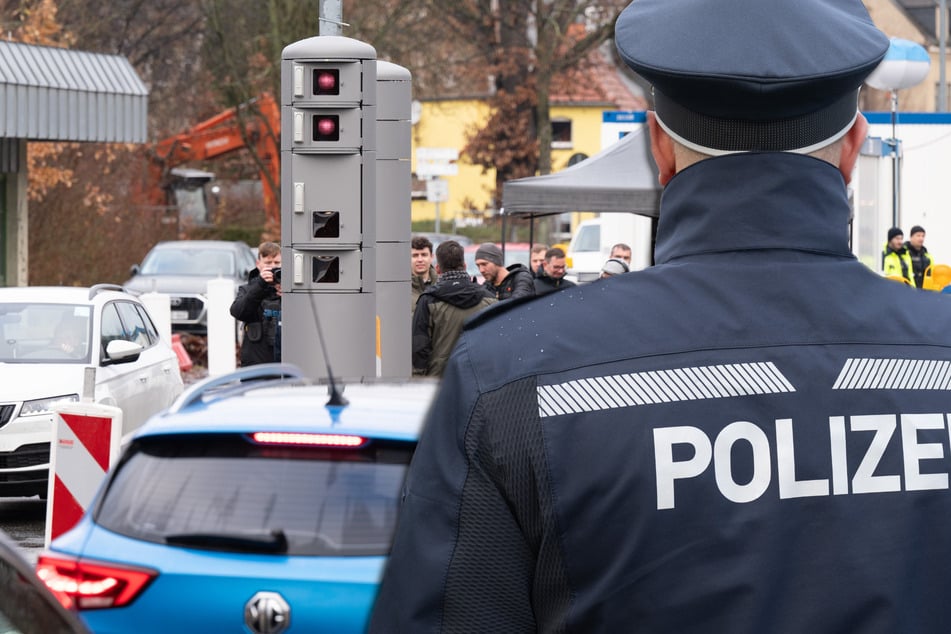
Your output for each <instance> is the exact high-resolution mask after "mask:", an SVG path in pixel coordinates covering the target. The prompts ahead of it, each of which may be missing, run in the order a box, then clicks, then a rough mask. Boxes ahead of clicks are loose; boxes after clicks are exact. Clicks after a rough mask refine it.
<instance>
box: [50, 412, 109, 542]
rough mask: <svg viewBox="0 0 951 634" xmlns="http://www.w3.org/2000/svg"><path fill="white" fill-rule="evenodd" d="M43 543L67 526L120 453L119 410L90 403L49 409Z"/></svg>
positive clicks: (80, 512)
mask: <svg viewBox="0 0 951 634" xmlns="http://www.w3.org/2000/svg"><path fill="white" fill-rule="evenodd" d="M54 411H55V415H54V417H53V431H52V442H51V444H50V475H49V488H48V489H47V495H48V498H47V501H46V546H49V544H50V541H52V540H53V539H55V538H56V537H58V536H59V535H61V534H63V533H64V532H66V531H67V530H69V529H70V528H72V527H73V526H74V525H75V524H76V522H78V521H79V519H80V518H81V517H82V515H83V513H84V512H85V511H86V508H88V506H89V504H90V503H91V502H92V500H93V497H95V495H96V490H97V489H98V488H99V485H100V483H101V482H102V479H103V477H104V476H105V475H106V471H108V470H109V467H110V466H112V465H113V464H114V463H115V460H116V458H118V456H119V449H120V445H121V442H122V410H121V409H119V408H118V407H112V406H109V405H100V404H98V403H90V402H79V403H76V402H71V403H63V404H60V405H57V406H55V407H54Z"/></svg>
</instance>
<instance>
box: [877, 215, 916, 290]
mask: <svg viewBox="0 0 951 634" xmlns="http://www.w3.org/2000/svg"><path fill="white" fill-rule="evenodd" d="M882 271H883V273H884V274H885V276H886V277H901V278H902V279H904V280H906V281H907V282H908V284H910V285H911V286H914V285H915V276H914V271H913V269H912V265H911V256H909V255H908V249H906V248H905V234H904V232H902V230H901V229H899V228H898V227H892V228H891V229H889V230H888V242H886V243H885V248H884V249H883V250H882Z"/></svg>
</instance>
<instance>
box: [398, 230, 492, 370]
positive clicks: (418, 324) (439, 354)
mask: <svg viewBox="0 0 951 634" xmlns="http://www.w3.org/2000/svg"><path fill="white" fill-rule="evenodd" d="M436 268H437V270H438V271H439V280H438V281H437V282H436V283H435V284H433V285H432V286H430V287H429V288H427V289H426V290H425V291H423V292H422V294H421V295H420V296H419V300H418V301H417V302H416V311H415V312H414V313H413V374H418V375H426V376H442V373H443V369H444V368H445V367H446V362H447V361H448V360H449V353H451V352H452V349H453V347H454V346H455V345H456V340H457V339H458V338H459V333H461V332H462V326H463V324H464V323H465V321H466V319H468V318H469V317H471V316H472V315H474V314H475V313H477V312H479V311H480V310H482V309H483V308H485V307H487V306H489V305H490V304H494V303H495V302H496V299H495V298H494V297H491V296H490V295H488V294H487V293H486V292H485V289H483V287H482V285H480V284H477V283H476V282H474V281H473V280H472V278H471V277H469V274H468V273H467V272H466V260H465V252H464V251H463V248H462V246H461V245H460V244H459V243H458V242H456V241H455V240H447V241H446V242H441V243H439V246H438V247H436Z"/></svg>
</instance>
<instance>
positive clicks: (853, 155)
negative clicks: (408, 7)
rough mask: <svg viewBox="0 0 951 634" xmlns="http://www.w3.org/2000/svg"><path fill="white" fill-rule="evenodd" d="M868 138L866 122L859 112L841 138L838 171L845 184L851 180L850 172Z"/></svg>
mask: <svg viewBox="0 0 951 634" xmlns="http://www.w3.org/2000/svg"><path fill="white" fill-rule="evenodd" d="M866 136H868V120H867V119H866V118H865V115H863V114H862V113H861V112H860V113H858V115H857V116H856V117H855V123H853V124H852V127H851V128H849V131H848V132H846V133H845V136H844V137H842V154H841V157H840V158H839V171H840V172H842V177H843V178H845V184H846V185H848V184H849V181H851V180H852V170H854V169H855V162H856V161H857V160H858V158H859V150H861V149H862V144H863V143H864V142H865V137H866Z"/></svg>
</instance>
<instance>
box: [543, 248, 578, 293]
mask: <svg viewBox="0 0 951 634" xmlns="http://www.w3.org/2000/svg"><path fill="white" fill-rule="evenodd" d="M567 272H568V267H567V265H566V264H565V252H564V251H562V250H561V248H559V247H552V248H550V249H548V250H547V251H545V260H544V261H543V262H542V267H541V269H540V271H539V272H538V273H537V274H536V275H535V295H536V296H538V295H547V294H548V293H552V292H554V291H557V290H559V289H562V288H571V287H572V286H574V285H575V283H574V282H572V281H571V280H566V279H565V273H567Z"/></svg>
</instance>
